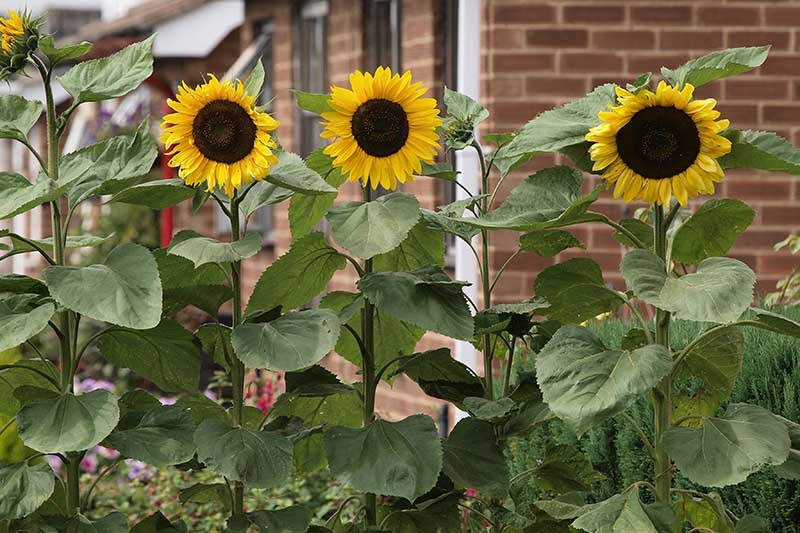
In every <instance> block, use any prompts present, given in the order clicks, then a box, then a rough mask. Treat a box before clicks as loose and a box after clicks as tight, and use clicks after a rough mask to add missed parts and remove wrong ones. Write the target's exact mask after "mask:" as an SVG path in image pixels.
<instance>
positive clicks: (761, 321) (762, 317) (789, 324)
mask: <svg viewBox="0 0 800 533" xmlns="http://www.w3.org/2000/svg"><path fill="white" fill-rule="evenodd" d="M750 310H751V311H752V312H753V313H754V314H755V320H754V321H749V322H748V323H747V325H748V326H754V327H757V328H761V329H766V330H769V331H773V332H775V333H781V334H783V335H789V336H791V337H800V323H798V322H796V321H794V320H792V319H790V318H786V317H785V316H782V315H779V314H778V313H773V312H771V311H765V310H764V309H758V308H755V307H753V308H751V309H750Z"/></svg>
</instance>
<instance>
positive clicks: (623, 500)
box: [571, 490, 672, 533]
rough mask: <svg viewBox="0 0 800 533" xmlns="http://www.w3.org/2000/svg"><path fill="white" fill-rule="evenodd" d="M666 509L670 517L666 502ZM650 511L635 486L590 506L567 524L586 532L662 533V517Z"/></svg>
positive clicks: (669, 525)
mask: <svg viewBox="0 0 800 533" xmlns="http://www.w3.org/2000/svg"><path fill="white" fill-rule="evenodd" d="M666 513H667V515H668V518H672V510H671V509H670V508H669V505H666ZM654 514H655V513H652V512H648V510H647V509H646V507H645V506H643V505H642V502H641V501H639V494H638V490H630V491H628V492H626V493H625V494H616V495H614V496H612V497H611V498H609V499H607V500H604V501H602V502H600V503H598V504H595V505H593V506H591V507H590V508H589V510H588V511H587V512H585V513H584V514H582V515H581V516H579V517H578V518H577V519H576V520H575V521H574V522H572V524H571V525H572V527H574V528H575V529H579V530H581V531H588V532H590V533H632V532H633V531H636V533H665V530H664V529H663V525H662V521H661V520H659V519H658V516H653V515H654ZM671 525H672V524H667V526H668V527H671ZM666 531H670V529H666Z"/></svg>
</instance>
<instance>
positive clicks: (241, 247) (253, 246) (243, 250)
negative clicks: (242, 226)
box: [167, 229, 261, 267]
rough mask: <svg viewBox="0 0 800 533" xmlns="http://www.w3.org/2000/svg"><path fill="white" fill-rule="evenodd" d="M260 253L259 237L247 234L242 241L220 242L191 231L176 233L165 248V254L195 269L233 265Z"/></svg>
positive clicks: (255, 234) (253, 233) (251, 233)
mask: <svg viewBox="0 0 800 533" xmlns="http://www.w3.org/2000/svg"><path fill="white" fill-rule="evenodd" d="M260 251H261V235H259V234H258V233H257V232H249V233H248V234H247V235H245V236H244V238H243V239H241V240H238V241H234V242H220V241H218V240H216V239H212V238H211V237H204V236H203V235H200V234H199V233H197V232H195V231H192V230H188V229H187V230H183V231H181V232H178V233H177V234H176V235H175V236H174V237H173V238H172V242H171V243H170V245H169V248H167V253H168V254H172V255H177V256H180V257H183V258H184V259H188V260H189V261H191V262H192V263H194V266H195V267H199V266H202V265H205V264H207V263H220V264H222V263H233V262H235V261H241V260H243V259H247V258H248V257H253V256H254V255H256V254H257V253H258V252H260Z"/></svg>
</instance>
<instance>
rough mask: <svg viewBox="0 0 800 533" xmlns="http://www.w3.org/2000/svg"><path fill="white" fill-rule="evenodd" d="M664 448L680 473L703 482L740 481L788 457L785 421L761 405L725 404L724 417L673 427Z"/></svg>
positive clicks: (712, 484) (722, 484) (715, 484)
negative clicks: (726, 405) (694, 424)
mask: <svg viewBox="0 0 800 533" xmlns="http://www.w3.org/2000/svg"><path fill="white" fill-rule="evenodd" d="M663 443H664V447H665V449H666V450H667V453H669V454H670V456H671V457H672V459H673V460H674V461H675V464H676V465H677V466H678V468H680V470H681V473H682V474H683V475H684V476H686V477H687V478H689V479H690V480H692V481H693V482H695V483H698V484H700V485H704V486H707V487H725V486H727V485H735V484H736V483H741V482H742V481H744V480H745V479H747V477H748V476H749V475H750V474H752V473H754V472H757V471H758V470H760V469H761V468H762V467H763V466H765V465H780V464H783V463H784V462H786V459H787V457H788V456H789V449H790V441H789V434H788V430H787V428H786V426H785V425H784V424H783V423H781V421H780V420H778V419H777V418H775V417H774V416H773V415H772V413H770V412H769V411H767V410H766V409H764V408H761V407H757V406H755V405H747V404H730V405H729V406H728V409H727V410H726V412H725V415H724V417H722V418H715V417H704V418H703V421H702V425H701V427H698V428H687V427H673V428H670V429H668V430H667V431H666V432H664V436H663Z"/></svg>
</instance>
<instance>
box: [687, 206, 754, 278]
mask: <svg viewBox="0 0 800 533" xmlns="http://www.w3.org/2000/svg"><path fill="white" fill-rule="evenodd" d="M755 216H756V212H755V211H754V210H753V208H752V207H750V206H749V205H747V204H746V203H744V202H742V201H740V200H733V199H729V198H715V199H713V200H709V201H707V202H706V203H704V204H703V205H702V206H701V207H700V209H698V210H697V211H695V213H694V214H693V215H692V216H691V218H689V220H687V221H686V222H684V223H683V225H681V227H680V228H679V229H678V231H677V232H676V233H675V237H674V238H673V241H672V259H673V260H675V261H679V262H681V263H687V264H692V265H693V264H697V263H699V262H700V261H702V260H703V259H707V258H709V257H720V256H724V255H725V254H726V253H728V251H729V250H730V249H731V247H732V246H733V243H734V242H736V239H737V238H738V237H739V235H741V234H742V233H743V232H744V230H746V229H747V227H748V226H750V224H752V222H753V219H754V218H755Z"/></svg>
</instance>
